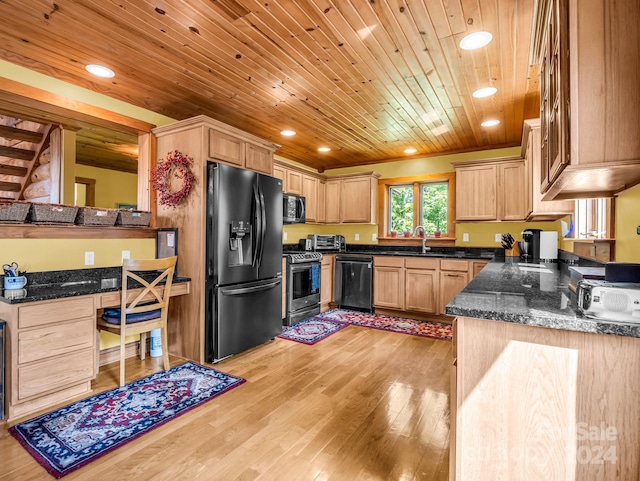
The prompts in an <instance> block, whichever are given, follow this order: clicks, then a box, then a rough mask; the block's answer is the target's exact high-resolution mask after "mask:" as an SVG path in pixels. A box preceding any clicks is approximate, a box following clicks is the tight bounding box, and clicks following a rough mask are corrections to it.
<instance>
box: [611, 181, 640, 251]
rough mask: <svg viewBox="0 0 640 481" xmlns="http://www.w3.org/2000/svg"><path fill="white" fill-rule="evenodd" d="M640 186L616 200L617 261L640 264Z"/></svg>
mask: <svg viewBox="0 0 640 481" xmlns="http://www.w3.org/2000/svg"><path fill="white" fill-rule="evenodd" d="M638 226H640V186H636V187H634V188H633V189H631V190H629V191H627V192H625V193H623V194H620V195H619V196H618V197H617V199H616V261H619V262H638V263H640V235H638V234H637V231H636V229H637V228H638Z"/></svg>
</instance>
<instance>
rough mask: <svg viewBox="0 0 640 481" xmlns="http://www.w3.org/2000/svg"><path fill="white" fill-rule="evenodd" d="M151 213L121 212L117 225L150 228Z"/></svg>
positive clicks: (142, 211)
mask: <svg viewBox="0 0 640 481" xmlns="http://www.w3.org/2000/svg"><path fill="white" fill-rule="evenodd" d="M150 221H151V212H147V211H144V210H119V211H118V217H117V219H116V225H119V226H122V227H149V222H150Z"/></svg>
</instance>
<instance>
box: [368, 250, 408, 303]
mask: <svg viewBox="0 0 640 481" xmlns="http://www.w3.org/2000/svg"><path fill="white" fill-rule="evenodd" d="M373 305H374V307H382V308H386V309H400V310H402V309H404V257H392V256H376V257H374V258H373Z"/></svg>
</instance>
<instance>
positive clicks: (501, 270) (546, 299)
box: [446, 257, 640, 337]
mask: <svg viewBox="0 0 640 481" xmlns="http://www.w3.org/2000/svg"><path fill="white" fill-rule="evenodd" d="M569 279H570V277H569V270H568V266H567V265H566V264H563V263H544V264H525V263H522V262H520V261H519V260H518V259H517V258H510V257H507V258H506V259H495V260H493V261H492V262H490V263H489V264H487V266H486V267H485V268H484V269H482V271H481V272H480V273H479V274H478V275H477V276H476V277H475V278H474V279H473V280H472V281H471V282H470V283H469V284H467V286H466V287H465V288H464V289H463V290H462V292H461V293H460V294H458V295H457V296H456V297H455V298H454V299H453V300H452V301H451V302H450V303H449V304H447V308H446V313H447V314H449V315H452V316H465V317H475V318H479V319H490V320H496V321H504V322H513V323H517V324H526V325H530V326H538V327H549V328H553V329H565V330H570V331H579V332H593V333H598V334H614V335H618V336H629V337H640V324H639V323H628V322H618V321H608V320H604V319H590V318H586V317H583V316H582V315H581V314H580V313H579V312H578V310H577V308H576V302H575V294H574V293H573V292H571V291H570V290H569V288H568V283H569Z"/></svg>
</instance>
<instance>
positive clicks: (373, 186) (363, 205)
mask: <svg viewBox="0 0 640 481" xmlns="http://www.w3.org/2000/svg"><path fill="white" fill-rule="evenodd" d="M379 178H380V174H377V173H375V172H365V173H362V174H346V175H340V176H335V177H331V178H329V179H327V182H326V186H325V191H326V192H325V195H326V204H325V219H326V222H327V224H338V223H345V224H346V223H353V224H375V223H376V222H377V221H378V179H379Z"/></svg>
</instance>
